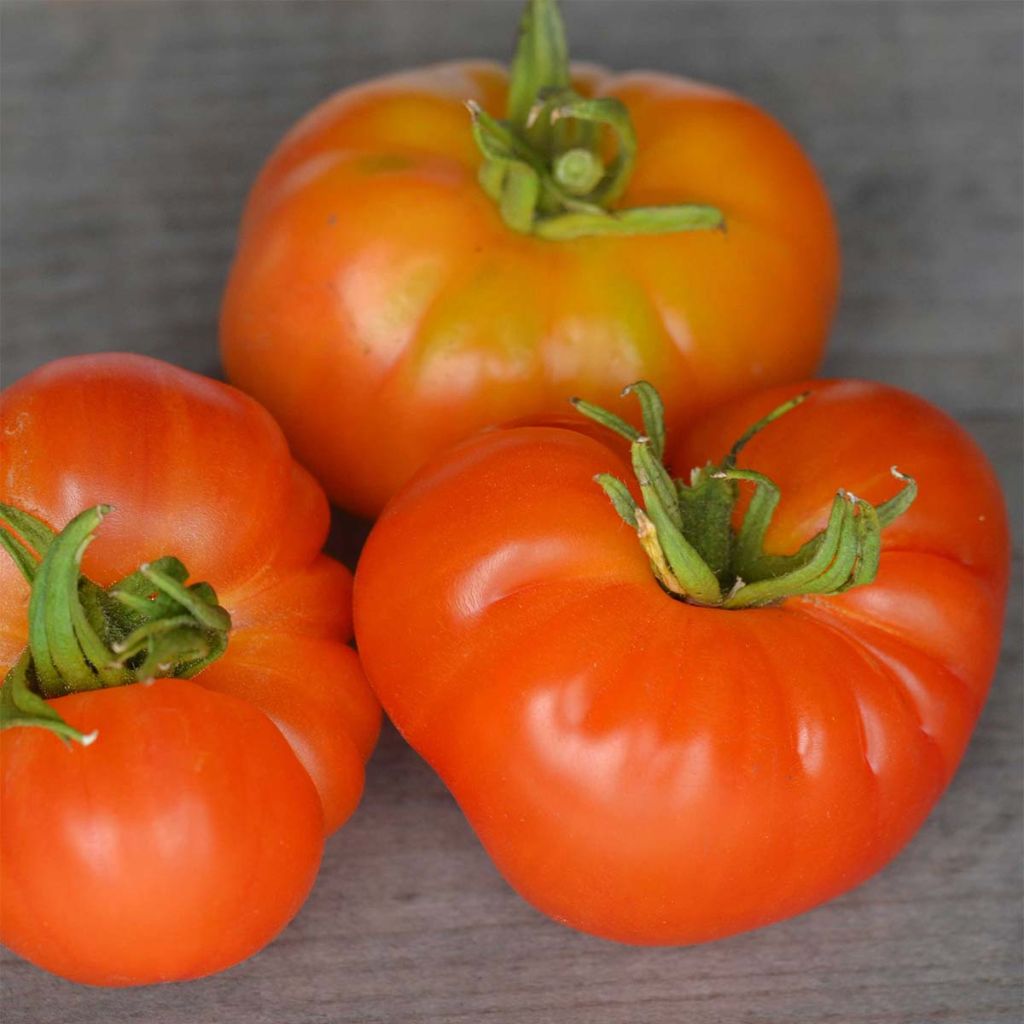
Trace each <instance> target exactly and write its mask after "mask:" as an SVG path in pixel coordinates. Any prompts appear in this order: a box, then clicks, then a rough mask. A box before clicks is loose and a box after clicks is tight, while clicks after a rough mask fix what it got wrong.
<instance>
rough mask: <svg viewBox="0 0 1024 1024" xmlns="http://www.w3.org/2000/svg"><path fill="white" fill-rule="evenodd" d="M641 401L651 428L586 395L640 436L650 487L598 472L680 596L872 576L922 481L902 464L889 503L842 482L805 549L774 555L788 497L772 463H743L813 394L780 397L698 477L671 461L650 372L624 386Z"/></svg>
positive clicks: (740, 597) (833, 586) (582, 405)
mask: <svg viewBox="0 0 1024 1024" xmlns="http://www.w3.org/2000/svg"><path fill="white" fill-rule="evenodd" d="M630 393H633V394H635V395H636V396H637V398H638V399H639V401H640V406H641V412H642V416H643V423H644V433H642V434H641V433H640V431H638V430H636V429H634V428H633V427H632V426H630V424H628V423H626V422H625V421H624V420H622V419H620V418H619V417H618V416H615V415H614V414H612V413H610V412H608V411H606V410H605V409H601V408H599V407H598V406H594V405H591V404H590V403H589V402H584V401H581V400H580V399H578V398H574V399H573V400H572V403H573V405H574V406H575V407H576V408H577V410H579V412H581V413H582V414H583V415H584V416H587V417H588V418H589V419H592V420H594V421H595V422H597V423H600V424H602V425H603V426H605V427H607V428H608V429H609V430H613V431H614V432H615V433H617V434H619V435H621V436H622V437H624V438H626V439H627V440H628V441H629V442H630V455H631V459H632V463H633V473H634V475H635V477H636V482H637V484H638V485H639V488H640V495H641V499H642V504H638V503H637V502H636V500H635V499H634V497H633V495H632V493H631V492H630V490H629V488H628V487H627V486H626V485H625V483H623V482H622V481H621V480H619V479H618V478H617V477H614V476H611V475H610V474H607V473H602V474H599V475H598V476H597V477H595V480H596V482H597V483H598V484H600V486H601V488H602V489H603V490H604V492H605V494H607V495H608V497H609V499H610V500H611V502H612V505H613V506H614V507H615V510H616V511H617V512H618V513H619V515H620V516H621V518H622V519H623V521H624V522H625V523H626V524H627V525H629V526H631V527H632V528H633V529H634V530H636V533H637V538H638V539H639V541H640V545H641V546H642V547H643V549H644V551H645V552H646V553H647V556H648V558H649V560H650V563H651V570H652V571H653V573H654V575H655V577H656V578H657V580H658V582H659V583H660V584H661V585H662V587H663V588H664V589H665V590H666V591H668V593H670V594H672V595H673V596H674V597H676V598H679V599H680V600H684V601H687V602H689V603H691V604H699V605H705V606H707V607H714V608H755V607H759V606H762V605H770V604H776V603H778V602H779V601H782V600H784V599H785V598H787V597H796V596H798V595H800V594H823V595H824V594H839V593H842V592H843V591H844V590H849V589H850V588H851V587H857V586H863V585H864V584H868V583H871V582H872V581H873V580H874V578H875V575H876V574H877V572H878V561H879V556H880V554H881V549H882V543H881V532H882V530H883V529H884V528H885V527H886V526H888V525H889V524H890V523H891V522H892V521H893V520H894V519H896V518H897V517H898V516H900V515H902V514H903V513H904V512H906V510H907V509H908V508H909V507H910V505H911V503H912V502H913V500H914V498H915V496H916V495H917V484H916V483H915V482H914V480H913V479H912V478H911V477H909V476H905V475H904V474H903V473H901V472H900V471H899V470H898V469H896V467H895V466H893V467H892V470H891V472H892V474H893V476H894V477H895V478H896V479H897V480H899V481H900V482H901V483H902V484H903V486H902V488H901V489H900V490H899V492H898V493H897V494H896V495H895V496H894V497H892V498H890V499H889V500H888V501H886V502H883V503H882V504H881V505H877V506H875V505H872V504H871V503H870V502H868V501H865V500H864V499H863V498H858V497H857V496H856V495H853V494H851V493H850V492H849V491H846V490H840V491H838V492H837V493H836V495H835V498H834V499H833V501H832V507H831V510H830V512H829V519H828V524H827V525H826V526H825V528H824V529H823V530H821V532H819V533H818V534H816V535H815V536H814V537H812V538H811V539H810V540H808V541H807V542H806V543H805V544H803V545H802V546H801V547H800V549H799V550H798V551H795V552H794V553H792V554H790V555H770V554H768V553H767V552H765V550H764V537H765V534H766V532H767V530H768V526H769V524H770V523H771V520H772V516H773V515H774V513H775V509H776V506H777V505H778V503H779V488H778V487H777V486H776V485H775V484H774V483H773V482H772V481H771V480H770V479H769V478H768V477H767V476H765V475H764V474H763V473H757V472H755V471H754V470H749V469H739V468H738V467H737V466H736V460H737V457H738V456H739V454H740V452H741V451H742V450H743V448H744V446H745V445H746V444H747V442H748V441H750V439H751V438H753V437H754V436H755V435H756V434H758V433H760V431H761V430H763V429H764V428H765V427H767V426H769V424H771V423H773V422H774V421H775V420H777V419H778V418H779V417H780V416H784V415H786V413H788V412H790V411H791V410H792V409H795V408H796V407H797V406H798V405H800V404H801V403H802V402H803V401H804V400H805V399H807V398H808V394H806V393H805V394H802V395H797V397H796V398H793V399H791V400H790V401H788V402H786V403H784V404H783V405H780V406H779V407H778V408H777V409H775V410H773V411H772V412H770V413H769V414H768V415H767V416H765V417H764V418H763V419H762V420H759V421H758V422H757V423H755V424H754V425H753V426H752V427H751V428H750V429H749V430H747V432H746V433H745V434H744V435H743V436H742V437H741V438H740V439H739V440H738V441H737V442H736V443H735V444H734V445H733V446H732V449H731V450H730V451H729V454H728V455H727V456H726V457H725V459H724V460H723V461H722V463H721V465H718V466H714V465H707V466H701V467H697V468H696V469H694V470H692V471H691V473H690V480H689V483H684V482H683V481H682V480H676V479H673V478H672V477H671V476H670V475H669V473H668V471H667V470H666V469H665V465H664V456H665V422H664V409H663V407H662V403H661V398H660V397H659V395H658V392H657V391H656V390H655V389H654V388H653V387H652V386H651V385H650V384H648V383H647V382H646V381H639V382H637V383H636V384H631V385H630V386H629V387H628V388H626V389H625V391H624V392H623V395H627V394H630ZM740 483H747V484H750V485H752V487H753V493H752V495H751V499H750V504H749V505H748V507H747V510H746V513H745V515H744V517H743V521H742V524H741V526H740V528H739V529H738V530H736V529H734V528H733V525H732V521H733V509H734V507H735V505H736V502H737V500H738V498H739V484H740Z"/></svg>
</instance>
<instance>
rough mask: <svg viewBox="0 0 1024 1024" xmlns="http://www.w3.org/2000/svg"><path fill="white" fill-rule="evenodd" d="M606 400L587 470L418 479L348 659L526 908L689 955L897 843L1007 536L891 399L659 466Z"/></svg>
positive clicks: (720, 423) (970, 445) (378, 566)
mask: <svg viewBox="0 0 1024 1024" xmlns="http://www.w3.org/2000/svg"><path fill="white" fill-rule="evenodd" d="M631 390H633V391H634V392H635V397H630V399H629V401H636V400H637V399H638V398H639V399H640V404H643V405H644V414H643V416H642V417H640V418H641V419H642V420H643V422H644V429H643V432H641V431H639V430H637V429H636V428H634V427H633V426H632V425H631V423H629V422H626V420H625V419H624V418H621V417H620V416H619V414H620V412H624V411H625V408H626V406H625V403H624V402H619V403H616V404H615V405H614V406H613V407H612V408H611V409H610V410H608V412H607V413H604V414H603V415H604V420H605V422H606V425H611V426H612V428H613V430H617V431H618V432H619V433H622V434H623V435H624V437H623V438H619V437H617V436H616V435H615V434H613V433H611V432H609V438H610V442H611V443H609V444H602V443H601V442H600V441H598V440H596V439H595V438H594V436H593V431H592V423H593V419H591V420H588V421H587V422H588V423H589V424H590V425H588V426H587V428H586V430H585V431H583V432H578V431H575V430H571V429H564V427H562V428H560V427H545V426H523V427H513V428H509V429H503V430H493V431H487V432H484V433H481V434H479V435H477V436H476V437H474V438H472V439H470V440H468V441H465V442H463V443H462V444H461V445H458V446H456V447H454V448H452V449H450V450H449V451H448V452H446V453H444V454H443V455H441V456H439V457H438V458H436V459H435V460H434V461H433V462H432V463H430V464H429V465H428V466H427V467H425V468H424V469H423V470H421V471H420V473H419V474H417V476H416V477H415V478H414V480H413V481H412V482H411V483H410V484H409V485H408V486H407V487H406V488H404V489H403V490H402V491H401V492H399V494H398V495H397V496H396V497H395V498H394V499H393V500H392V501H391V502H390V504H389V505H388V507H387V509H386V510H385V512H384V513H383V515H382V516H381V518H380V519H379V520H378V522H377V524H376V525H375V527H374V529H373V531H372V533H371V535H370V537H369V540H368V542H367V545H366V548H365V550H364V554H363V557H362V559H361V560H360V563H359V566H358V568H357V572H356V585H355V622H356V635H357V639H358V644H359V650H360V656H361V658H362V660H363V665H364V667H365V669H366V672H367V675H368V677H369V679H370V681H371V684H372V685H373V687H374V689H375V690H376V692H377V694H378V696H379V697H380V699H381V701H382V703H383V705H384V708H385V710H386V712H387V713H388V714H389V716H390V717H391V719H392V721H393V722H394V723H395V725H396V726H397V727H398V729H399V730H400V731H401V732H402V734H403V735H404V736H405V738H406V739H407V740H408V741H409V743H410V744H411V745H412V746H413V747H414V748H415V749H416V750H417V751H418V752H419V753H420V754H421V755H422V756H423V757H424V758H425V759H426V760H427V761H428V763H429V764H430V765H431V766H432V767H433V768H434V770H435V771H437V772H438V774H439V775H440V777H441V778H442V779H443V780H444V782H445V783H446V785H447V786H448V787H449V789H450V790H451V792H452V794H453V795H454V797H455V799H456V800H457V802H458V803H459V806H460V807H461V809H462V810H463V812H464V813H465V814H466V816H467V818H468V820H469V821H470V823H471V824H472V826H473V828H474V829H475V831H476V833H477V835H478V836H479V838H480V841H481V843H482V844H483V846H484V847H485V849H486V850H487V852H488V853H489V854H490V856H491V857H492V858H493V860H494V862H495V864H496V866H497V867H498V869H499V870H500V871H501V873H502V874H503V875H504V877H505V878H506V879H507V881H508V882H509V883H510V884H511V885H512V887H513V888H514V889H515V890H516V891H517V892H518V893H519V894H520V895H521V896H523V897H524V898H525V899H527V900H528V901H529V902H530V903H532V904H533V905H534V906H535V907H537V908H538V909H540V910H541V911H543V912H544V913H546V914H547V915H549V916H550V917H552V918H554V919H555V920H557V921H560V922H562V923H565V924H567V925H569V926H570V927H573V928H576V929H579V930H582V931H585V932H590V933H593V934H595V935H599V936H602V937H604V938H608V939H613V940H616V941H620V942H625V943H631V944H641V945H677V944H689V943H697V942H705V941H709V940H712V939H716V938H720V937H724V936H727V935H731V934H735V933H737V932H742V931H746V930H749V929H752V928H758V927H762V926H764V925H767V924H771V923H772V922H774V921H779V920H782V919H784V918H788V917H791V916H793V915H795V914H799V913H801V912H803V911H806V910H808V909H810V908H811V907H813V906H815V905H817V904H819V903H822V902H824V901H826V900H829V899H831V898H833V897H835V896H837V895H838V894H840V893H842V892H844V891H846V890H848V889H850V888H851V887H853V886H855V885H857V884H858V883H860V882H861V881H863V880H864V879H866V878H868V877H870V876H871V875H872V874H874V873H875V872H877V871H879V870H880V869H881V868H883V867H884V866H885V864H886V863H888V862H889V861H890V860H891V859H892V858H893V857H894V856H896V854H897V853H898V852H899V851H900V850H901V849H902V848H903V846H904V845H905V844H906V843H907V842H908V841H909V839H910V838H911V837H912V836H913V835H914V833H915V832H916V831H917V829H918V828H919V827H920V825H921V823H922V822H923V821H924V819H925V817H926V816H927V814H928V812H929V811H930V809H931V808H932V807H933V806H934V804H935V802H936V801H937V800H938V799H939V798H940V796H941V794H942V793H943V791H944V790H945V788H946V786H947V785H948V784H949V782H950V779H951V778H952V776H953V774H954V772H955V771H956V768H957V765H958V763H959V761H960V758H961V756H962V754H963V751H964V749H965V747H966V745H967V743H968V741H969V739H970V736H971V733H972V730H973V728H974V725H975V722H976V720H977V717H978V714H979V712H980V709H981V707H982V706H983V704H984V701H985V698H986V695H987V692H988V688H989V685H990V682H991V679H992V675H993V672H994V669H995V665H996V662H997V658H998V654H999V643H1000V634H1001V625H1002V621H1003V610H1004V607H1005V595H1006V585H1007V574H1008V562H1009V533H1008V527H1007V519H1006V511H1005V504H1004V501H1003V497H1002V494H1001V492H1000V488H999V485H998V482H997V480H996V478H995V475H994V473H993V472H992V469H991V467H990V466H989V464H988V463H987V461H986V459H985V457H984V455H983V454H982V453H981V451H980V450H979V449H978V447H977V446H976V445H975V444H974V442H973V441H972V440H971V439H970V437H969V436H968V435H967V434H966V433H965V432H964V430H963V429H962V428H961V427H959V426H958V425H957V424H956V423H955V422H953V421H952V420H951V419H950V418H949V417H947V416H946V415H945V414H944V413H942V412H941V411H940V410H938V409H936V408H935V407H934V406H931V405H929V404H928V403H927V402H925V401H923V400H922V399H920V398H917V397H915V396H913V395H911V394H909V393H907V392H904V391H900V390H898V389H895V388H891V387H886V386H883V385H880V384H874V383H870V382H865V381H809V382H804V383H800V384H795V385H786V386H779V387H776V388H771V389H767V390H765V391H762V392H759V393H756V394H753V395H750V396H747V397H746V398H742V399H738V400H737V401H735V402H733V403H729V404H727V405H725V406H723V407H722V408H720V409H718V410H716V411H715V412H713V413H711V414H709V415H708V416H707V417H705V418H704V419H702V420H701V421H699V422H698V423H696V424H694V425H693V427H692V428H691V429H689V430H686V431H681V432H675V433H673V432H672V431H671V430H669V431H668V433H667V435H665V434H664V433H662V432H661V430H660V427H659V425H658V423H657V419H658V415H659V410H658V408H657V396H656V394H654V393H653V392H652V391H650V390H647V389H646V388H645V386H643V385H636V386H634V388H633V389H631ZM805 393H806V394H805ZM579 407H580V408H581V410H582V411H584V412H586V413H587V414H588V415H589V414H590V413H591V412H592V411H593V409H592V407H591V406H589V405H588V403H585V402H584V403H579ZM601 415H602V413H601V411H598V414H597V418H598V419H600V418H601ZM753 425H756V426H757V429H756V430H755V431H753V432H752V431H751V430H750V429H749V428H751V427H752V426H753ZM623 440H625V441H627V443H628V451H624V450H623V444H622V442H623ZM737 442H741V443H739V444H738V443H737ZM661 455H664V460H665V465H666V466H667V467H669V469H668V472H667V473H666V471H665V470H664V469H662V468H661V461H660V458H661ZM655 456H657V457H655ZM893 467H895V469H894V468H893ZM691 470H694V472H691ZM662 474H664V475H662ZM665 480H668V482H669V486H668V487H666V486H664V484H665ZM412 579H414V580H415V585H414V586H410V585H409V583H408V581H409V580H412Z"/></svg>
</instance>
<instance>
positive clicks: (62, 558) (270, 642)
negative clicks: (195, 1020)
mask: <svg viewBox="0 0 1024 1024" xmlns="http://www.w3.org/2000/svg"><path fill="white" fill-rule="evenodd" d="M254 453H258V455H259V457H258V458H254ZM0 466H2V467H3V470H2V473H0V546H2V547H3V549H4V550H3V551H0V666H2V668H3V675H4V681H3V685H2V686H0V811H2V816H3V822H4V827H3V830H2V834H0V940H2V941H3V943H4V944H5V945H6V946H8V947H9V948H10V949H12V950H13V951H14V952H16V953H18V954H19V955H21V956H23V957H25V958H26V959H28V960H30V961H32V962H33V963H35V964H37V965H38V966H40V967H43V968H44V969H46V970H49V971H51V972H53V973H56V974H59V975H61V976H62V977H65V978H69V979H71V980H74V981H78V982H82V983H86V984H93V985H107V986H124V985H140V984H150V983H154V982H162V981H174V980H184V979H189V978H196V977H201V976H203V975H206V974H210V973H213V972H216V971H220V970H223V969H225V968H226V967H229V966H231V965H232V964H235V963H237V962H239V961H240V960H242V959H245V958H246V957H248V956H250V955H252V954H253V953H255V952H256V951H258V950H259V949H260V948H262V947H263V946H264V945H266V943H268V942H269V941H271V940H272V939H273V938H274V937H275V936H276V935H277V934H278V933H279V932H280V931H281V929H282V928H284V927H285V925H287V923H288V922H289V921H290V920H291V919H292V918H293V917H294V915H295V914H296V913H297V912H298V911H299V909H300V908H301V906H302V904H303V902H304V901H305V898H306V896H307V895H308V893H309V890H310V888H311V886H312V885H313V883H314V881H315V878H316V873H317V868H318V865H319V863H320V858H321V854H322V851H323V846H324V840H325V838H326V836H328V835H329V834H331V833H332V832H333V831H335V830H336V829H337V828H339V827H340V826H341V825H342V824H343V823H344V822H345V820H346V819H347V818H348V817H349V815H350V814H351V813H352V812H353V811H354V809H355V807H356V805H357V804H358V802H359V798H360V795H361V793H362V788H363V778H364V768H365V763H366V761H367V759H368V758H369V756H370V753H371V752H372V750H373V747H374V744H375V742H376V738H377V733H378V730H379V727H380V717H381V712H380V706H379V703H378V702H377V700H376V699H375V697H374V696H373V694H372V692H371V691H370V689H369V686H368V684H367V682H366V679H365V676H364V675H363V672H362V669H361V666H360V663H359V659H358V657H357V656H356V654H355V652H354V650H353V649H352V648H351V646H349V641H350V639H351V633H352V629H351V625H352V623H351V596H352V577H351V574H350V573H349V571H348V570H347V569H346V568H345V567H344V566H342V565H341V564H340V563H338V562H335V561H334V560H333V559H331V558H329V557H327V556H326V555H324V554H322V553H321V549H322V547H323V544H324V541H325V539H326V535H327V528H328V508H327V502H326V499H325V497H324V494H323V492H322V490H321V489H320V488H319V486H318V485H317V484H316V483H315V481H314V480H313V479H312V477H311V476H310V475H309V474H308V473H307V472H306V471H305V470H304V469H302V468H301V467H300V466H299V465H298V464H297V463H296V462H295V461H294V460H293V459H292V457H291V455H290V453H289V450H288V446H287V443H286V441H285V439H284V437H283V435H282V434H281V431H280V429H279V428H278V427H277V425H276V424H275V423H274V421H273V420H272V419H271V417H270V416H269V414H268V413H267V412H266V411H265V410H263V409H262V408H261V407H260V406H259V405H258V404H257V403H256V402H254V401H253V400H252V399H251V398H249V397H248V396H246V395H243V394H242V393H241V392H239V391H237V390H235V389H234V388H232V387H229V386H227V385H224V384H221V383H219V382H216V381H212V380H208V379H206V378H203V377H200V376H198V375H196V374H192V373H189V372H187V371H184V370H181V369H179V368H177V367H173V366H170V365H168V364H166V363H162V362H160V361H158V360H155V359H149V358H146V357H142V356H137V355H129V354H123V353H114V354H106V355H96V356H82V357H73V358H68V359H62V360H57V361H55V362H53V363H50V364H49V365H47V366H44V367H43V368H41V369H39V370H37V371H36V372H34V373H32V374H30V375H29V376H27V377H25V378H24V379H22V380H20V381H18V382H16V383H15V384H13V385H12V386H11V387H9V388H8V389H6V390H5V391H4V392H3V393H2V394H0Z"/></svg>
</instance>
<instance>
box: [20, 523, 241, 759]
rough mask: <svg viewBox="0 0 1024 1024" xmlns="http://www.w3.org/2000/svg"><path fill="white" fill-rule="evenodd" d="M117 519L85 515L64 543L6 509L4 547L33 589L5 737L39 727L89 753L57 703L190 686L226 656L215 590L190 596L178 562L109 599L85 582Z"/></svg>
mask: <svg viewBox="0 0 1024 1024" xmlns="http://www.w3.org/2000/svg"><path fill="white" fill-rule="evenodd" d="M111 511H112V509H111V507H110V506H109V505H97V506H94V507H92V508H89V509H86V510H85V511H83V512H81V513H79V514H78V515H77V516H75V517H74V518H73V519H72V520H71V521H70V522H69V523H68V524H67V526H65V527H64V529H63V530H61V531H60V532H59V533H57V532H55V531H52V530H51V529H50V528H49V527H48V526H47V525H46V524H45V523H43V522H42V521H41V520H38V519H36V518H35V517H34V516H31V515H30V514H29V513H27V512H24V511H23V510H20V509H16V508H13V507H11V506H8V505H3V506H0V527H3V529H0V541H2V543H3V547H4V549H5V550H6V551H7V552H8V554H9V555H10V556H11V558H12V559H13V561H14V562H15V564H16V565H17V567H18V568H19V570H20V571H21V572H22V575H23V576H25V578H26V580H28V582H29V584H30V586H31V595H30V598H29V609H28V618H29V627H28V647H27V648H26V649H25V651H24V652H23V653H22V655H21V657H20V658H19V659H18V661H17V663H16V664H15V665H14V667H13V668H12V669H11V670H10V672H8V674H7V677H6V678H5V680H4V684H3V687H2V690H0V729H6V728H11V727H15V726H38V727H40V728H44V729H49V730H50V731H52V732H54V733H56V734H57V735H59V736H61V738H62V739H65V740H66V739H73V740H76V741H78V742H80V743H84V742H86V739H87V737H85V736H83V734H82V733H81V732H79V731H78V730H76V729H74V728H72V727H71V726H70V725H68V724H67V723H66V722H64V720H63V719H62V718H61V717H60V716H59V715H58V714H57V712H55V711H54V710H53V708H52V707H51V706H50V705H49V704H48V703H47V700H48V699H53V698H56V697H61V696H65V695H67V694H70V693H80V692H83V691H88V690H96V689H102V688H105V687H113V686H124V685H127V684H130V683H135V682H148V681H151V680H153V679H157V678H160V677H166V676H173V677H177V678H190V677H191V676H194V675H195V674H196V673H198V672H199V671H201V670H202V669H203V668H205V667H206V666H207V665H209V664H211V663H212V662H214V661H216V659H217V658H219V657H220V656H221V655H222V654H223V653H224V651H225V650H226V649H227V638H228V633H229V632H230V629H231V616H230V615H229V614H228V612H227V611H225V609H223V608H222V607H221V606H220V605H219V604H218V603H217V595H216V592H215V591H214V589H213V587H211V586H210V585H209V584H208V583H205V582H198V583H193V584H191V585H188V586H186V581H187V579H188V575H189V574H188V569H187V568H186V567H185V566H184V564H182V562H181V561H180V560H179V559H177V558H174V557H169V556H168V557H164V558H161V559H159V560H157V561H156V562H151V563H146V564H143V565H142V566H140V567H139V568H138V569H137V570H136V571H135V572H134V573H132V574H130V575H129V576H127V577H125V578H124V579H122V580H120V581H119V582H117V583H115V584H114V585H113V586H112V587H110V588H109V590H105V589H104V588H102V587H100V586H99V585H98V584H96V583H94V582H93V581H91V580H89V579H88V578H87V577H85V576H83V575H82V573H81V562H82V556H83V554H84V552H85V549H86V548H87V547H88V545H89V544H90V543H91V542H92V540H93V538H94V536H95V532H96V530H97V528H98V527H99V525H100V523H101V522H102V520H103V519H104V518H105V517H106V516H107V515H108V514H109V513H110V512H111Z"/></svg>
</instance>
